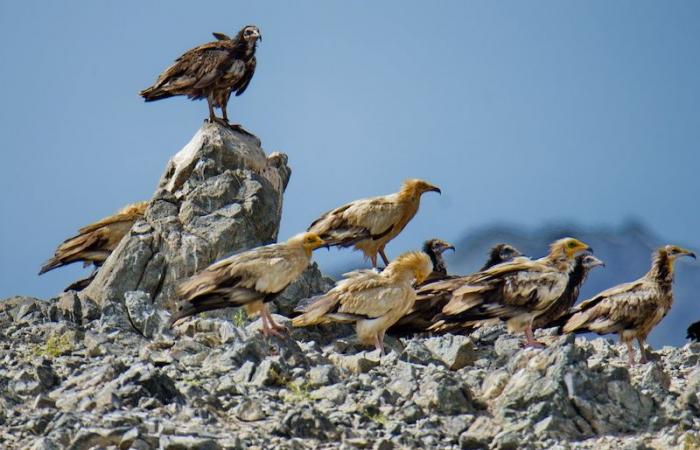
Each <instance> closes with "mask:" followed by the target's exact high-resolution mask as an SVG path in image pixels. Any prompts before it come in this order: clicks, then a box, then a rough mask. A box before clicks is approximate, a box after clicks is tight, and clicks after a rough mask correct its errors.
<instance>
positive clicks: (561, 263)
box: [547, 245, 575, 273]
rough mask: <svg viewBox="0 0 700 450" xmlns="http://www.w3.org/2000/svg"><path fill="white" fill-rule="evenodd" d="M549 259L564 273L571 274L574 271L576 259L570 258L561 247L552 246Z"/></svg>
mask: <svg viewBox="0 0 700 450" xmlns="http://www.w3.org/2000/svg"><path fill="white" fill-rule="evenodd" d="M547 259H549V261H550V262H551V263H552V265H554V266H555V267H556V268H557V269H558V270H561V271H562V272H565V273H570V272H571V271H572V270H573V269H574V264H575V260H574V257H573V256H570V255H569V254H568V253H567V252H566V250H565V249H564V247H563V246H561V245H552V248H551V249H550V250H549V255H547Z"/></svg>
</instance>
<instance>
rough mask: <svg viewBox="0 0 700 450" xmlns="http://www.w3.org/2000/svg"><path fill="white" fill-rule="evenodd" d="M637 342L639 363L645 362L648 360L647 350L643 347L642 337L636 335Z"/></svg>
mask: <svg viewBox="0 0 700 450" xmlns="http://www.w3.org/2000/svg"><path fill="white" fill-rule="evenodd" d="M637 343H639V363H640V364H646V363H648V362H649V360H648V359H647V351H646V349H645V348H644V339H642V338H640V337H637Z"/></svg>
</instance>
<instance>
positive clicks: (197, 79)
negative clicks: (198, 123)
mask: <svg viewBox="0 0 700 450" xmlns="http://www.w3.org/2000/svg"><path fill="white" fill-rule="evenodd" d="M213 34H214V37H215V38H216V39H217V40H216V41H214V42H209V43H206V44H202V45H200V46H198V47H195V48H193V49H191V50H188V51H187V52H185V53H184V54H183V55H182V56H180V57H179V58H178V59H177V60H175V63H174V64H173V65H172V66H170V67H168V68H167V69H166V70H165V71H164V72H163V73H162V74H160V76H159V77H158V80H156V82H155V84H153V86H151V87H149V88H147V89H144V90H143V91H141V92H140V93H139V94H140V95H141V96H142V97H143V98H144V99H145V100H146V101H147V102H152V101H155V100H161V99H164V98H168V97H173V96H177V95H186V96H187V97H188V98H189V99H192V100H201V99H206V100H207V103H208V105H209V120H210V121H211V122H214V121H215V120H217V117H216V114H215V113H214V108H221V113H222V116H223V121H224V123H225V124H228V116H227V113H226V105H227V104H228V99H229V97H230V95H231V93H232V92H235V93H236V96H239V95H241V94H242V93H243V92H245V90H246V88H247V87H248V85H249V84H250V80H251V79H252V78H253V74H254V73H255V66H256V59H255V49H256V47H257V42H258V40H262V35H261V34H260V30H258V28H257V27H256V26H253V25H248V26H245V27H243V28H242V29H241V31H239V32H238V34H237V35H236V36H235V37H233V38H229V37H228V36H226V35H225V34H222V33H213Z"/></svg>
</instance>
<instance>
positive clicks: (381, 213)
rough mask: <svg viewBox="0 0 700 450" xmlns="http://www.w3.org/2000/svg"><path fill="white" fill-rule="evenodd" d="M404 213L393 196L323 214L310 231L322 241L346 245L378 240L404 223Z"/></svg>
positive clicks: (367, 200)
mask: <svg viewBox="0 0 700 450" xmlns="http://www.w3.org/2000/svg"><path fill="white" fill-rule="evenodd" d="M402 216H403V211H402V209H401V207H400V204H399V203H398V202H397V201H396V199H395V197H394V196H392V195H388V196H383V197H375V198H371V199H363V200H356V201H354V202H351V203H348V204H346V205H343V206H341V207H339V208H336V209H334V210H332V211H329V212H327V213H325V214H323V215H322V216H321V217H319V218H318V219H316V220H315V221H314V222H313V223H312V224H311V226H310V227H309V230H310V231H315V232H317V233H319V234H320V235H321V237H323V238H329V240H331V242H335V243H336V244H337V243H342V244H343V245H352V244H355V243H356V242H357V241H358V240H362V239H368V238H373V239H378V238H381V237H383V236H385V235H386V234H388V233H389V232H390V231H391V230H392V229H393V227H394V226H395V225H396V224H397V223H398V222H399V221H400V220H401V217H402Z"/></svg>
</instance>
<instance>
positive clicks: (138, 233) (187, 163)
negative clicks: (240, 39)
mask: <svg viewBox="0 0 700 450" xmlns="http://www.w3.org/2000/svg"><path fill="white" fill-rule="evenodd" d="M290 173H291V170H290V169H289V167H288V166H287V156H286V155H285V154H282V153H273V154H271V155H270V156H267V155H266V154H265V152H264V151H263V149H262V148H261V146H260V141H259V140H258V139H257V138H255V137H253V136H250V135H247V134H243V133H238V132H236V131H233V130H231V129H229V128H227V127H224V126H222V125H219V124H209V123H207V124H205V125H203V126H202V128H201V129H200V130H199V131H198V132H197V134H195V136H194V137H193V138H192V140H191V141H190V142H189V143H188V144H187V145H186V146H185V147H184V148H183V149H182V150H180V152H178V153H177V154H176V155H175V156H173V157H172V159H171V160H170V161H169V162H168V164H167V166H166V169H165V173H164V174H163V176H162V177H161V179H160V182H159V183H158V188H157V190H156V192H155V194H154V195H153V197H152V198H151V200H150V203H149V205H148V209H147V210H146V214H145V217H144V219H143V220H141V221H139V222H137V223H136V224H135V225H134V227H133V228H132V230H131V232H130V233H129V234H128V235H127V236H126V237H125V238H124V239H123V240H122V242H121V243H120V245H119V246H118V247H117V248H116V250H115V251H114V252H113V253H112V255H111V256H110V257H109V259H108V260H107V261H106V262H105V264H104V266H102V268H101V269H100V271H99V273H98V275H97V276H96V278H95V280H94V281H93V282H92V283H91V284H90V286H89V287H88V288H86V289H85V291H84V292H83V293H81V296H86V297H88V298H90V299H92V300H94V301H95V302H97V303H98V304H99V305H100V306H102V307H103V308H104V307H106V306H107V305H115V304H123V303H124V294H125V293H126V292H129V291H137V290H138V291H142V292H145V293H147V294H149V295H150V298H151V299H152V300H153V302H154V303H155V304H156V305H158V306H160V307H164V308H166V309H171V307H172V300H173V297H174V296H173V294H174V289H175V286H176V285H177V282H178V281H180V280H182V279H184V278H185V277H188V276H190V275H193V274H194V273H196V272H197V271H199V270H201V269H203V268H204V267H206V266H207V265H209V264H211V263H212V262H214V261H216V260H217V259H220V258H222V257H225V256H227V255H229V254H231V253H233V252H235V251H239V250H242V249H247V248H251V247H255V246H258V245H263V244H268V243H271V242H274V241H275V240H276V239H277V232H278V230H279V223H280V218H281V214H282V197H283V193H284V189H285V187H286V185H287V182H288V181H289V176H290Z"/></svg>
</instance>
